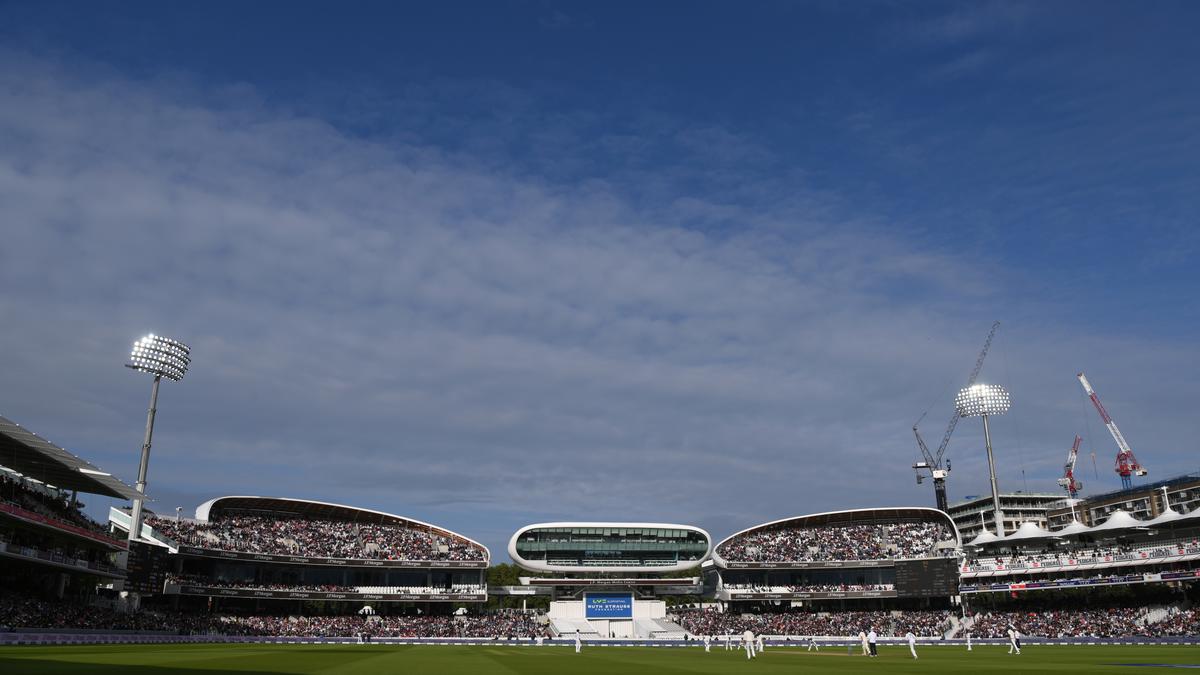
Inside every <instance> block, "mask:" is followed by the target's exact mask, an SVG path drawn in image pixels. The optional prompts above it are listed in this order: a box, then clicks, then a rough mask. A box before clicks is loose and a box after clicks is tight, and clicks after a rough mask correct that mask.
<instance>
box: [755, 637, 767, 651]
mask: <svg viewBox="0 0 1200 675" xmlns="http://www.w3.org/2000/svg"><path fill="white" fill-rule="evenodd" d="M766 648H767V643H766V641H764V640H763V636H762V635H759V636H758V640H756V641H755V642H754V650H755V651H757V652H758V653H759V654H761V653H763V650H764V649H766Z"/></svg>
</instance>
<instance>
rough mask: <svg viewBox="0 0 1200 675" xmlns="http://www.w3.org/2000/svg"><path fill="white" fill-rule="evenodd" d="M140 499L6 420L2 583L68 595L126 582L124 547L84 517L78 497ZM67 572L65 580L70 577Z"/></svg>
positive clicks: (1, 456) (1, 477) (2, 427)
mask: <svg viewBox="0 0 1200 675" xmlns="http://www.w3.org/2000/svg"><path fill="white" fill-rule="evenodd" d="M88 494H96V495H102V496H105V497H114V498H118V499H129V498H131V497H132V496H134V495H136V494H137V493H136V492H135V491H134V490H133V489H132V488H131V487H129V486H128V485H125V484H124V483H122V482H121V481H119V480H117V479H115V478H114V477H113V476H112V475H111V474H109V473H108V472H105V471H102V470H100V469H99V468H98V467H96V466H94V465H92V464H90V463H88V462H86V461H84V460H83V459H81V458H80V457H78V456H76V455H75V454H73V453H71V452H69V451H67V450H65V449H63V448H60V447H58V446H57V445H54V444H53V443H51V442H49V441H47V440H46V439H44V438H42V437H41V436H39V435H37V434H35V433H33V432H31V431H29V430H28V429H25V428H24V427H22V426H21V425H19V424H17V423H16V422H13V421H12V420H9V419H6V418H4V417H0V578H4V579H6V580H7V581H8V582H9V583H10V584H11V583H14V580H19V581H18V583H19V584H20V585H21V586H23V587H27V588H35V587H41V588H42V589H43V590H44V591H46V592H48V593H49V594H51V595H55V596H62V595H63V594H64V592H65V591H66V590H67V588H68V587H71V586H76V585H78V586H79V588H80V589H82V590H85V591H86V592H89V593H90V592H91V591H92V590H94V585H95V582H96V581H97V578H99V579H101V580H104V581H110V580H115V579H120V578H122V577H123V576H125V571H124V570H123V569H122V568H121V567H120V566H118V565H117V560H118V553H120V552H122V551H123V550H125V548H126V544H125V542H124V541H122V540H121V539H119V538H117V537H114V536H112V535H111V534H110V533H109V531H108V530H107V529H106V528H105V527H104V526H102V525H101V524H100V523H98V522H96V521H94V520H92V519H91V518H90V517H88V516H87V514H86V513H84V511H83V507H84V505H83V503H82V502H81V501H80V499H79V497H80V495H88ZM64 573H66V574H64Z"/></svg>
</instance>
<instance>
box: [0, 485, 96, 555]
mask: <svg viewBox="0 0 1200 675" xmlns="http://www.w3.org/2000/svg"><path fill="white" fill-rule="evenodd" d="M0 501H3V502H7V503H9V504H12V505H13V506H16V507H18V508H22V509H25V510H27V511H32V512H34V513H37V514H38V515H41V516H44V517H46V518H51V519H54V520H61V521H63V522H64V523H67V524H70V525H74V526H76V527H82V528H84V529H85V530H89V531H91V532H93V533H95V534H99V535H103V536H105V537H108V538H110V539H111V538H112V535H111V534H109V532H108V530H106V529H105V528H104V526H103V525H101V524H100V523H97V522H96V521H94V520H92V519H91V518H88V517H87V515H86V514H84V513H83V511H81V510H80V508H81V507H82V506H83V505H82V504H78V503H75V504H72V503H71V501H70V500H69V499H67V498H66V497H65V496H64V495H63V493H62V492H60V491H58V490H53V489H50V488H47V487H45V486H40V485H36V484H31V483H28V482H26V481H25V480H24V479H20V478H13V477H10V476H8V475H5V474H2V473H0Z"/></svg>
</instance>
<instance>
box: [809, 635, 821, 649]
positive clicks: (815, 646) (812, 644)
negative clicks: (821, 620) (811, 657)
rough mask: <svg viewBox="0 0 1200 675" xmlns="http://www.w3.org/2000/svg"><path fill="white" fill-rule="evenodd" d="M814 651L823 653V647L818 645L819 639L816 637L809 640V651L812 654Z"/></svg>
mask: <svg viewBox="0 0 1200 675" xmlns="http://www.w3.org/2000/svg"><path fill="white" fill-rule="evenodd" d="M814 649H815V650H817V651H821V645H819V644H817V639H816V638H815V637H810V638H808V651H810V652H811V651H812V650H814Z"/></svg>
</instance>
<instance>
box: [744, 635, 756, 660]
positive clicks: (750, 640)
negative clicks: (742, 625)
mask: <svg viewBox="0 0 1200 675" xmlns="http://www.w3.org/2000/svg"><path fill="white" fill-rule="evenodd" d="M742 642H743V643H744V646H745V648H746V660H747V661H749V660H750V659H756V658H758V654H755V653H754V631H749V630H748V631H746V632H745V634H743V635H742Z"/></svg>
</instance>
